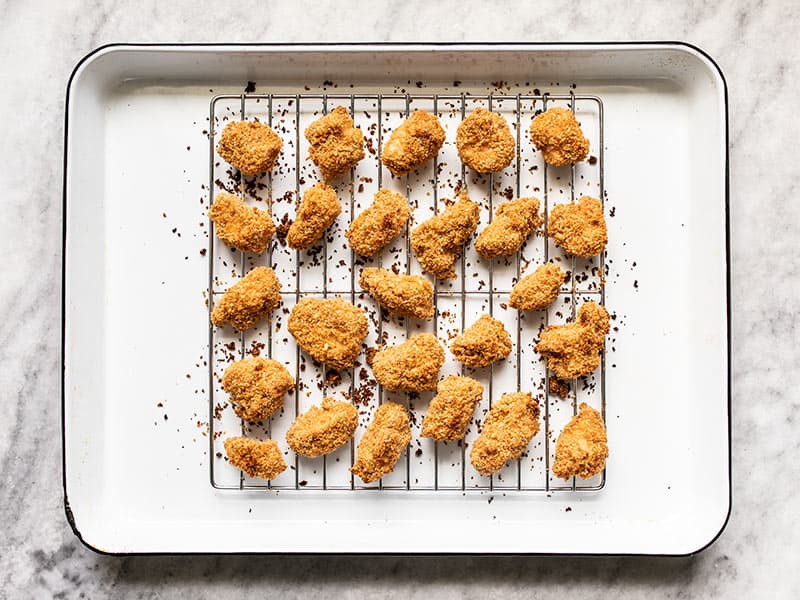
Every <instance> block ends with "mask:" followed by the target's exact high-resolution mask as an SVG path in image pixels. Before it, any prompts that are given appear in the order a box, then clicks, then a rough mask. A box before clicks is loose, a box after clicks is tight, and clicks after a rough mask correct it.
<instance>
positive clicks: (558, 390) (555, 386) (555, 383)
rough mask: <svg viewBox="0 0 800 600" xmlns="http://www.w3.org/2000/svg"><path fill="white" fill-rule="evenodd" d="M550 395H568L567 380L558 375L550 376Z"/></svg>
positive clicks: (561, 396) (563, 396) (562, 396)
mask: <svg viewBox="0 0 800 600" xmlns="http://www.w3.org/2000/svg"><path fill="white" fill-rule="evenodd" d="M550 395H552V396H558V397H559V398H566V397H567V396H568V395H569V382H568V381H564V380H563V379H559V378H558V377H551V378H550Z"/></svg>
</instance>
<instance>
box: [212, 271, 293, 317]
mask: <svg viewBox="0 0 800 600" xmlns="http://www.w3.org/2000/svg"><path fill="white" fill-rule="evenodd" d="M280 301H281V282H280V281H278V276H277V275H275V271H273V270H272V269H270V268H269V267H256V268H255V269H253V270H252V271H250V272H249V273H248V274H247V275H245V276H244V277H243V278H242V279H241V280H240V281H238V282H237V283H235V284H233V285H232V286H231V287H230V288H229V289H228V291H227V292H225V293H224V294H223V295H222V298H220V299H219V301H218V302H217V303H216V304H215V305H214V310H212V311H211V322H212V323H213V324H214V325H217V326H222V325H225V324H227V323H230V324H231V325H232V326H233V327H234V328H235V329H237V330H239V331H244V330H245V329H250V328H251V327H252V326H253V325H255V324H256V323H258V322H259V321H260V320H261V319H263V318H264V317H266V316H267V315H268V314H269V313H271V312H272V311H273V310H274V309H275V307H276V306H278V303H279V302H280Z"/></svg>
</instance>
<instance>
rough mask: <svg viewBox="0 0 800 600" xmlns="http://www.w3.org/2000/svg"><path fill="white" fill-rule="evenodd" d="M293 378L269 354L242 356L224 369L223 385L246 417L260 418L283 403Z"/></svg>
mask: <svg viewBox="0 0 800 600" xmlns="http://www.w3.org/2000/svg"><path fill="white" fill-rule="evenodd" d="M292 386H294V379H293V378H292V376H291V375H289V371H287V370H286V367H284V366H283V365H282V364H281V363H279V362H278V361H277V360H272V359H269V358H261V357H256V358H244V359H242V360H237V361H236V362H234V363H231V365H230V366H229V367H228V368H227V369H225V373H224V374H223V375H222V389H224V390H225V391H226V392H228V395H229V396H230V400H231V403H232V404H233V409H234V410H235V411H236V414H237V415H238V416H239V417H240V418H242V419H244V420H245V421H261V420H263V419H266V418H267V417H269V416H271V415H272V414H274V413H275V411H277V410H278V409H280V408H281V407H282V406H283V396H284V394H286V392H287V391H289V389H291V388H292Z"/></svg>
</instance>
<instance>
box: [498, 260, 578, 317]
mask: <svg viewBox="0 0 800 600" xmlns="http://www.w3.org/2000/svg"><path fill="white" fill-rule="evenodd" d="M566 278H567V274H566V273H565V272H564V271H563V270H561V268H560V267H558V266H556V265H554V264H553V263H545V264H543V265H540V266H539V267H537V268H536V270H535V271H534V272H533V273H530V274H528V275H525V277H523V278H522V279H520V280H519V281H518V282H517V283H515V284H514V287H513V288H511V296H510V298H509V302H508V304H509V306H511V307H512V308H516V309H517V310H544V309H545V308H547V307H548V306H550V305H551V304H552V303H553V300H555V299H556V298H558V292H559V290H560V289H561V284H562V283H564V280H565V279H566Z"/></svg>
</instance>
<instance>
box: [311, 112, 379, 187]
mask: <svg viewBox="0 0 800 600" xmlns="http://www.w3.org/2000/svg"><path fill="white" fill-rule="evenodd" d="M305 135H306V139H307V140H308V143H309V147H308V155H309V157H310V158H311V160H313V161H314V164H316V165H317V166H318V167H319V170H320V173H322V178H323V179H324V180H325V181H330V180H331V179H334V178H336V177H338V176H339V175H341V174H342V173H346V172H347V171H349V170H350V168H351V167H354V166H355V165H356V163H358V161H360V160H361V159H362V158H364V134H363V133H361V130H360V129H358V128H357V127H355V126H354V124H353V119H352V117H351V116H350V113H349V112H347V109H346V108H345V107H343V106H337V107H336V108H334V109H333V110H332V111H331V112H330V113H328V114H327V115H325V116H324V117H322V118H320V119H317V120H316V121H314V122H313V123H312V124H311V125H309V126H308V127H306V132H305Z"/></svg>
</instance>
